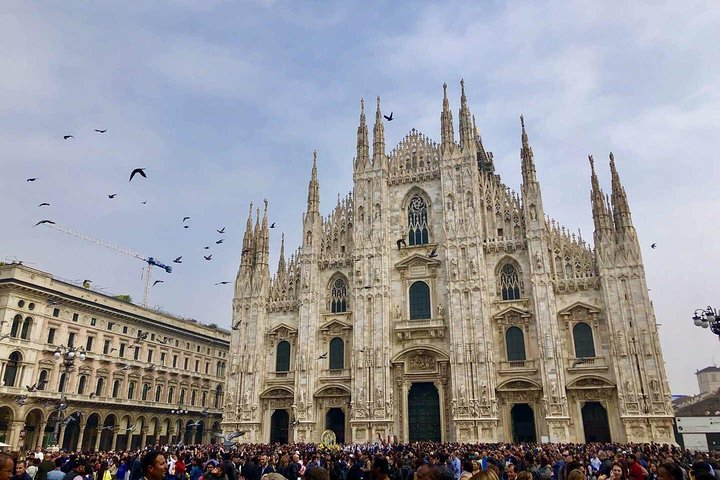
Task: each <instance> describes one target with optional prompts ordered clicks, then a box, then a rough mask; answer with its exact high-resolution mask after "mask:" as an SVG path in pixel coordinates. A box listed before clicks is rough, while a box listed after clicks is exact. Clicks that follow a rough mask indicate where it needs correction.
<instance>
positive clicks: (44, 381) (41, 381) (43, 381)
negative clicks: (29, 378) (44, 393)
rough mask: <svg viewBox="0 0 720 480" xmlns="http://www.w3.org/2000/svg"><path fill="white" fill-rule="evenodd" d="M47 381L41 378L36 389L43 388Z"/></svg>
mask: <svg viewBox="0 0 720 480" xmlns="http://www.w3.org/2000/svg"><path fill="white" fill-rule="evenodd" d="M47 383H48V381H47V380H45V379H44V378H43V379H41V380H40V381H39V382H38V383H37V389H38V390H42V389H43V388H45V385H47Z"/></svg>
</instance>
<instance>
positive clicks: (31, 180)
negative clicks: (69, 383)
mask: <svg viewBox="0 0 720 480" xmlns="http://www.w3.org/2000/svg"><path fill="white" fill-rule="evenodd" d="M35 180H37V177H33V178H28V179H27V180H25V181H26V182H34V181H35Z"/></svg>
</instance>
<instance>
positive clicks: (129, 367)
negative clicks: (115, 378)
mask: <svg viewBox="0 0 720 480" xmlns="http://www.w3.org/2000/svg"><path fill="white" fill-rule="evenodd" d="M131 368H132V367H131V366H130V365H125V366H124V367H122V368H121V370H130V369H131Z"/></svg>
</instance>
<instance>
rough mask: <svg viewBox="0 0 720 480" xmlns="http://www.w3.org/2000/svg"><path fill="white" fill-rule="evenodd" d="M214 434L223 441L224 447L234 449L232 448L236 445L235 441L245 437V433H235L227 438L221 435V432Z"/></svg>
mask: <svg viewBox="0 0 720 480" xmlns="http://www.w3.org/2000/svg"><path fill="white" fill-rule="evenodd" d="M213 433H214V434H215V436H216V437H217V438H220V439H222V440H223V447H232V446H234V445H235V442H233V440H235V439H236V438H238V437H242V436H243V435H245V432H241V431H235V432H233V433H231V434H229V435H228V436H225V435H223V434H222V433H220V432H213Z"/></svg>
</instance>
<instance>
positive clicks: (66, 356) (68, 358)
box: [53, 345, 87, 446]
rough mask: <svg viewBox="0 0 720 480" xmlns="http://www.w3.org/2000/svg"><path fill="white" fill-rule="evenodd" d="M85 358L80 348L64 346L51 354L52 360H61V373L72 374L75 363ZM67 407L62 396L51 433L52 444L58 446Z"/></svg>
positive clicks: (82, 349)
mask: <svg viewBox="0 0 720 480" xmlns="http://www.w3.org/2000/svg"><path fill="white" fill-rule="evenodd" d="M86 357H87V355H86V354H85V349H84V348H82V347H66V346H65V345H60V346H59V347H57V348H56V349H55V351H54V352H53V358H55V360H61V359H62V367H61V372H62V373H70V372H72V371H73V370H75V361H76V360H80V361H81V362H82V361H84V360H85V358H86ZM62 387H63V389H64V387H65V385H64V384H63V385H62ZM60 393H62V392H60ZM67 407H68V403H67V400H66V399H65V397H64V396H63V397H62V398H61V399H60V403H59V404H58V406H57V420H56V422H55V429H54V431H53V443H54V444H55V445H58V446H59V443H60V442H59V440H60V438H59V437H60V422H62V421H63V412H65V410H67Z"/></svg>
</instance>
